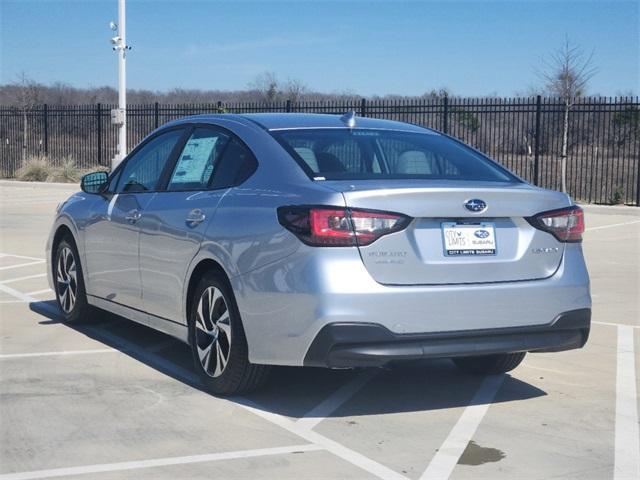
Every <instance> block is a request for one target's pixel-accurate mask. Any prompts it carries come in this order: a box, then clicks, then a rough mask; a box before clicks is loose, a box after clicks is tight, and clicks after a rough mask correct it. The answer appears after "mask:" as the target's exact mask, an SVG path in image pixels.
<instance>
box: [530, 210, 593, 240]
mask: <svg viewBox="0 0 640 480" xmlns="http://www.w3.org/2000/svg"><path fill="white" fill-rule="evenodd" d="M528 220H529V223H531V225H533V226H534V227H536V228H539V229H540V230H544V231H545V232H549V233H550V234H552V235H553V236H554V237H556V238H557V239H558V240H560V241H561V242H581V241H582V234H583V233H584V213H583V211H582V209H581V208H580V207H578V206H576V205H574V206H573V207H568V208H561V209H559V210H551V211H549V212H542V213H539V214H537V215H536V216H534V217H531V218H529V219H528Z"/></svg>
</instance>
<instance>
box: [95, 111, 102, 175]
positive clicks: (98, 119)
mask: <svg viewBox="0 0 640 480" xmlns="http://www.w3.org/2000/svg"><path fill="white" fill-rule="evenodd" d="M96 124H97V125H98V165H102V104H100V103H98V104H97V105H96Z"/></svg>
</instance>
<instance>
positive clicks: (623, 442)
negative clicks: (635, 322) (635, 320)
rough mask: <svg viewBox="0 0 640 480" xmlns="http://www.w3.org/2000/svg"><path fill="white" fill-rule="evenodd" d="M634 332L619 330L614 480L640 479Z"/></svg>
mask: <svg viewBox="0 0 640 480" xmlns="http://www.w3.org/2000/svg"><path fill="white" fill-rule="evenodd" d="M635 362H636V358H635V353H634V345H633V329H632V328H630V327H626V326H624V327H622V326H621V327H618V362H617V369H616V434H615V460H614V471H613V472H614V473H613V476H614V479H615V480H623V479H632V478H634V479H635V478H640V431H639V429H638V396H637V392H636V363H635Z"/></svg>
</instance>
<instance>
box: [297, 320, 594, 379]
mask: <svg viewBox="0 0 640 480" xmlns="http://www.w3.org/2000/svg"><path fill="white" fill-rule="evenodd" d="M590 325H591V309H589V308H583V309H579V310H572V311H569V312H564V313H561V314H560V315H558V316H557V317H556V318H555V320H554V321H553V322H552V323H551V324H549V325H544V326H539V325H536V326H530V327H514V328H499V329H485V330H472V331H458V332H439V333H425V334H396V333H393V332H391V331H390V330H389V329H387V328H385V327H384V326H382V325H379V324H372V323H332V324H328V325H325V326H324V327H323V328H322V329H321V330H320V332H319V333H318V335H317V336H316V337H315V339H314V340H313V342H312V343H311V346H310V347H309V350H308V352H307V354H306V356H305V359H304V365H305V366H310V367H331V368H345V367H377V366H383V365H385V364H387V363H389V362H392V361H399V360H415V359H421V358H438V357H464V356H473V355H490V354H495V353H511V352H559V351H563V350H571V349H575V348H581V347H583V346H584V344H585V343H586V342H587V339H588V337H589V329H590Z"/></svg>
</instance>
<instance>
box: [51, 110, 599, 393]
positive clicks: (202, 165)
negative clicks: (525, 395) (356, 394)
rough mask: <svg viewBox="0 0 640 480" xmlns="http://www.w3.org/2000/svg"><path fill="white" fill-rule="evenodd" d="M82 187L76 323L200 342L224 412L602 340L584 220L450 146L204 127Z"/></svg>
mask: <svg viewBox="0 0 640 480" xmlns="http://www.w3.org/2000/svg"><path fill="white" fill-rule="evenodd" d="M81 186H82V192H79V193H77V194H75V195H73V196H71V197H70V198H69V199H68V200H67V201H66V202H64V203H63V204H61V205H60V206H59V207H58V212H57V216H56V219H55V222H54V225H53V228H52V231H51V236H50V238H49V241H48V244H47V249H48V251H47V258H48V259H49V262H48V263H49V269H50V274H49V277H50V282H51V285H52V288H54V290H55V292H56V297H57V300H58V304H59V307H60V309H61V311H62V315H63V316H64V318H65V319H66V320H67V321H68V322H79V321H87V320H90V319H91V318H92V317H94V316H95V315H96V312H97V311H98V309H102V310H107V311H109V312H112V313H115V314H118V315H122V316H124V317H127V318H129V319H131V320H133V321H136V322H139V323H142V324H144V325H147V326H149V327H151V328H154V329H157V330H160V331H162V332H165V333H167V334H169V335H172V336H174V337H177V338H179V339H181V340H183V341H184V342H186V343H188V344H189V345H190V348H191V349H192V352H193V357H194V362H195V368H196V369H197V370H198V372H199V373H200V374H201V375H202V378H203V379H204V380H205V383H206V384H207V386H208V387H209V388H210V389H211V391H212V392H214V393H216V394H234V393H239V392H244V391H248V390H251V389H255V388H257V387H258V386H260V385H262V384H263V383H264V382H265V380H266V378H267V375H268V371H269V366H270V365H294V366H316V367H330V368H349V367H366V366H381V365H385V364H388V363H389V362H395V361H402V360H413V359H420V358H431V357H450V358H452V359H453V361H454V362H455V363H456V364H457V365H458V366H459V367H460V368H462V369H463V370H466V371H470V372H474V373H480V374H487V373H499V372H505V371H508V370H511V369H513V368H515V367H516V366H517V365H518V364H519V363H520V362H521V361H522V359H523V357H524V355H525V353H526V352H549V351H560V350H568V349H573V348H580V347H582V346H583V345H584V344H585V342H586V341H587V337H588V334H589V327H590V316H591V298H590V293H589V276H588V273H587V269H586V267H585V262H584V258H583V255H582V247H581V243H580V242H581V238H582V237H581V236H582V233H583V231H584V219H583V213H582V210H581V209H580V208H579V207H578V206H576V205H575V204H574V203H573V202H572V200H571V199H570V198H569V197H568V196H567V195H566V194H563V193H559V192H553V191H549V190H544V189H541V188H538V187H535V186H532V185H529V184H527V183H526V182H524V181H523V180H521V179H520V178H518V177H517V176H515V175H514V174H512V173H510V172H509V171H507V170H506V169H505V168H503V167H502V166H500V165H499V164H497V163H496V162H494V161H492V160H490V159H489V158H487V157H486V156H484V155H482V154H481V153H479V152H478V151H476V150H474V149H472V148H470V147H468V146H466V145H464V144H462V143H461V142H459V141H457V140H455V139H453V138H451V137H448V136H446V135H443V134H441V133H438V132H436V131H433V130H429V129H425V128H422V127H419V126H415V125H409V124H406V123H400V122H392V121H386V120H375V119H369V118H359V117H355V116H354V115H353V114H346V115H344V116H339V115H306V114H254V115H204V116H195V117H187V118H184V119H181V120H178V121H174V122H171V123H169V124H166V125H164V126H162V127H161V128H159V129H158V130H156V131H154V132H152V133H151V134H150V135H149V136H148V137H147V138H146V139H144V140H143V141H142V142H141V143H140V145H138V146H137V147H136V148H135V149H134V150H133V151H132V152H131V153H130V154H129V155H128V156H127V158H126V159H125V160H124V161H123V162H122V163H121V164H120V165H119V166H118V168H116V169H115V170H114V171H113V172H112V173H111V174H110V175H107V174H106V173H104V172H95V173H91V174H89V175H86V176H85V177H84V178H83V180H82V185H81Z"/></svg>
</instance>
